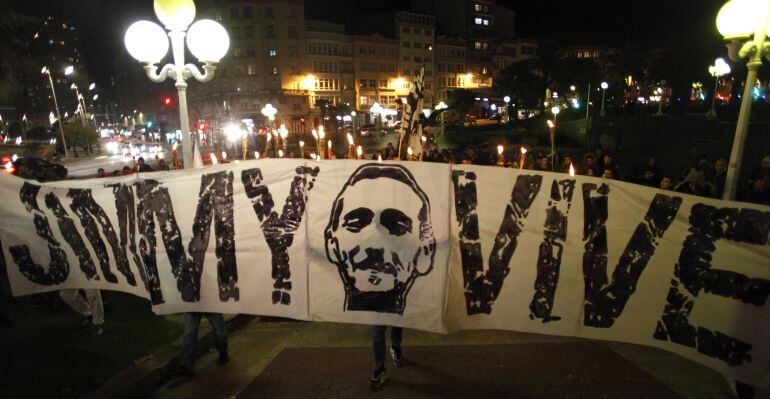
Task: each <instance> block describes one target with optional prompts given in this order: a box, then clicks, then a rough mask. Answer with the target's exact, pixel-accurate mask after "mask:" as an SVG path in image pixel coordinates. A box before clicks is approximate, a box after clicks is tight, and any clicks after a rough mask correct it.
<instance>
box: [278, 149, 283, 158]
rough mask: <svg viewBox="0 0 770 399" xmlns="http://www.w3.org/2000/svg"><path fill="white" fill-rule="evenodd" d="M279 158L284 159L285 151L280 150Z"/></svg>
mask: <svg viewBox="0 0 770 399" xmlns="http://www.w3.org/2000/svg"><path fill="white" fill-rule="evenodd" d="M278 158H283V150H278Z"/></svg>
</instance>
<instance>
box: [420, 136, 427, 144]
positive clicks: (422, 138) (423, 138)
mask: <svg viewBox="0 0 770 399" xmlns="http://www.w3.org/2000/svg"><path fill="white" fill-rule="evenodd" d="M420 140H422V142H423V143H425V142H427V141H428V138H427V137H425V136H420Z"/></svg>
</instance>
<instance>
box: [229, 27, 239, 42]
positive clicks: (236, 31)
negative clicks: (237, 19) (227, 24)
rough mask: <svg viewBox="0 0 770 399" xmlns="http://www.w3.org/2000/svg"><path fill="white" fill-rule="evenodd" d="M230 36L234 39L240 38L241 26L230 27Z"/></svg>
mask: <svg viewBox="0 0 770 399" xmlns="http://www.w3.org/2000/svg"><path fill="white" fill-rule="evenodd" d="M230 36H232V38H233V39H235V40H238V39H240V38H241V28H237V27H236V28H230Z"/></svg>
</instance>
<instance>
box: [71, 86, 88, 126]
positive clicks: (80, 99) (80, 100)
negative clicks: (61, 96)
mask: <svg viewBox="0 0 770 399" xmlns="http://www.w3.org/2000/svg"><path fill="white" fill-rule="evenodd" d="M70 89H72V90H74V91H75V96H77V100H78V108H79V110H80V112H79V113H80V123H81V124H82V125H83V126H85V125H86V115H85V112H86V110H85V108H86V107H85V101H84V100H83V96H82V95H81V94H80V90H79V89H78V85H76V84H75V83H73V84H72V85H71V86H70Z"/></svg>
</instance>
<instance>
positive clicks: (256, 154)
mask: <svg viewBox="0 0 770 399" xmlns="http://www.w3.org/2000/svg"><path fill="white" fill-rule="evenodd" d="M254 159H259V151H254Z"/></svg>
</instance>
